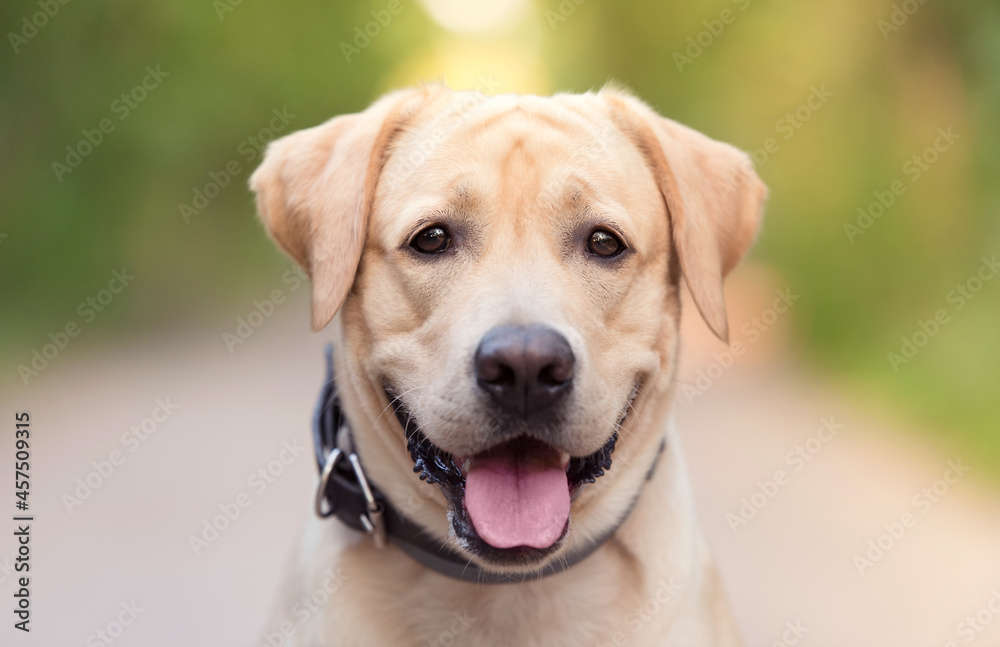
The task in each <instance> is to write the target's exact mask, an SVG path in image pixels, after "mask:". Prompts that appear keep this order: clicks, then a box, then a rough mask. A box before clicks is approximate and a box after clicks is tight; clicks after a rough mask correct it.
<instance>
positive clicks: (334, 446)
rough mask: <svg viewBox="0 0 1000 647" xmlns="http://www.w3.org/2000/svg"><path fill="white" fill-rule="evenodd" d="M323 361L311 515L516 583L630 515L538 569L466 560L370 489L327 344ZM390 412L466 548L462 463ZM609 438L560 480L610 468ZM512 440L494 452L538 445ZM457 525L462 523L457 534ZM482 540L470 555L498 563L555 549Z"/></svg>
mask: <svg viewBox="0 0 1000 647" xmlns="http://www.w3.org/2000/svg"><path fill="white" fill-rule="evenodd" d="M326 364H327V371H326V382H325V384H324V386H323V389H322V391H321V392H320V398H319V403H318V405H317V408H316V413H315V416H314V419H313V443H314V448H315V452H316V462H317V466H318V468H319V471H320V482H319V487H318V489H317V492H316V500H315V508H316V513H317V515H319V516H320V517H324V518H325V517H329V516H336V517H337V518H338V519H340V521H341V522H343V523H344V524H345V525H347V526H349V527H351V528H353V529H355V530H358V531H360V532H364V533H365V534H367V535H368V536H369V537H371V539H372V541H373V543H374V545H375V546H376V547H378V548H383V547H384V546H386V545H387V543H388V542H389V541H391V542H392V543H393V544H394V545H396V546H397V547H398V548H399V549H401V550H402V551H403V552H405V553H406V554H407V555H409V556H410V557H412V558H413V559H415V560H416V561H418V562H420V563H421V564H423V565H424V566H426V567H427V568H430V569H432V570H434V571H437V572H438V573H441V574H443V575H447V576H449V577H452V578H456V579H461V580H466V581H471V582H480V583H508V582H521V581H525V580H532V579H538V578H541V577H546V576H548V575H553V574H555V573H558V572H561V571H564V570H566V569H568V568H570V567H572V566H573V565H575V564H577V563H579V562H580V561H582V560H583V559H585V558H586V557H588V556H589V555H591V554H592V553H593V552H594V551H596V550H597V549H598V548H599V547H600V546H601V545H602V544H603V543H604V542H605V541H607V540H608V539H609V538H610V537H611V536H612V535H614V533H615V532H616V531H617V530H618V527H619V526H620V524H621V523H623V522H624V520H625V519H626V518H627V517H628V514H629V512H631V508H632V506H633V505H634V503H635V500H633V502H632V504H631V505H630V506H629V508H628V510H627V511H626V513H625V514H623V515H622V517H621V520H620V521H619V522H618V524H616V525H614V526H613V527H611V528H609V529H608V530H607V531H606V532H605V533H604V534H603V535H601V536H600V537H597V538H596V539H594V540H593V541H591V542H588V543H587V544H586V545H584V546H581V547H578V548H576V549H575V550H573V551H571V552H570V553H569V554H567V555H565V556H564V557H561V558H560V559H558V560H554V561H552V562H551V563H548V564H546V565H545V566H544V567H542V568H532V569H530V570H527V571H524V572H517V573H498V572H491V571H488V570H485V569H483V568H481V567H479V566H477V565H475V564H473V563H470V561H469V558H468V557H467V556H465V555H463V554H462V553H460V552H458V551H457V550H455V549H453V548H451V547H449V546H447V545H444V544H442V542H441V541H440V540H436V539H434V538H433V537H432V536H431V535H430V533H428V532H427V531H426V529H424V528H423V527H422V526H420V525H418V524H417V523H416V522H414V521H412V520H411V519H408V518H407V517H405V516H404V515H403V514H402V513H401V512H400V511H399V510H397V509H396V508H395V506H393V505H392V504H391V503H390V502H389V500H388V499H387V498H386V497H385V496H384V495H383V494H382V493H381V492H380V491H379V489H378V488H377V486H376V485H375V484H374V483H371V482H370V481H369V479H368V478H367V475H366V474H365V471H364V469H363V467H362V463H361V459H360V457H359V456H358V455H357V454H356V453H355V452H354V449H353V444H354V443H353V439H352V431H351V425H350V423H349V421H348V420H347V418H346V417H345V416H344V413H343V410H342V408H341V405H340V400H339V398H338V397H337V388H336V383H335V382H336V380H335V375H334V369H333V351H332V347H330V346H327V349H326ZM397 416H399V418H400V423H401V424H402V425H403V427H404V430H405V431H406V437H407V442H408V447H409V450H410V455H411V457H412V458H413V461H414V471H415V472H418V473H419V474H420V478H421V479H424V480H427V481H428V482H430V483H437V484H438V485H440V486H441V488H442V491H443V492H444V493H445V496H446V498H448V500H449V503H450V504H451V505H452V507H453V510H454V517H455V518H454V520H453V521H454V523H453V527H454V528H455V529H456V534H457V535H458V538H459V541H460V542H461V543H462V545H463V546H464V547H466V548H467V549H469V548H470V545H469V540H470V538H472V539H478V535H477V534H476V533H475V531H474V529H473V528H472V523H471V522H470V520H469V518H468V511H467V509H466V506H465V505H464V497H465V494H466V492H465V489H466V487H467V483H466V474H463V472H462V469H461V467H460V466H459V465H457V464H456V462H455V460H454V459H453V457H452V456H451V455H450V454H446V453H444V452H441V451H440V450H439V449H438V448H436V447H435V446H434V445H433V444H432V443H430V441H429V440H428V439H427V437H426V436H425V435H424V434H423V433H422V432H420V430H419V427H417V426H416V425H415V423H414V422H413V420H412V417H408V416H406V415H405V412H401V411H400V410H399V409H397ZM616 441H617V432H615V434H613V435H612V437H611V438H610V439H609V441H608V443H607V444H606V445H605V446H604V447H602V448H601V449H600V450H598V451H597V452H595V453H594V454H592V455H590V456H587V457H581V458H576V457H574V458H572V459H570V461H569V463H568V464H567V465H566V466H565V469H566V479H567V481H568V483H569V484H570V487H571V488H572V487H575V488H579V487H580V486H581V485H582V484H584V483H587V482H593V481H594V480H595V479H596V478H598V477H600V476H601V475H602V474H603V473H604V471H605V470H606V469H608V468H610V466H611V453H612V451H613V450H614V445H615V442H616ZM511 442H513V443H515V446H513V447H509V448H507V447H504V448H502V449H498V450H496V452H503V451H509V452H518V451H527V450H536V451H537V447H524V446H517V445H516V443H528V444H530V443H532V442H536V441H531V440H530V439H528V440H524V439H515V440H513V441H511ZM665 443H666V440H665V439H664V440H663V441H662V442H661V443H660V446H659V450H658V453H657V455H656V457H655V458H654V460H653V463H652V466H651V467H650V469H649V472H648V473H647V475H646V478H647V479H649V478H651V477H652V475H653V472H654V470H655V467H656V464H657V462H658V461H659V457H660V455H661V454H662V452H663V449H664V447H665ZM491 451H492V450H491ZM487 458H488V459H492V460H504V458H503V457H502V456H501V457H499V458H498V457H496V456H492V457H490V456H488V457H487ZM637 498H638V494H637V495H636V499H637ZM463 524H464V525H465V526H466V527H464V532H463ZM498 532H499V533H500V535H498V536H503V533H505V532H508V530H506V529H499V530H498ZM562 532H563V533H564V532H565V529H562ZM480 542H481V540H480ZM481 544H482V545H478V546H472V547H471V548H476V549H477V550H476V551H475V552H477V553H479V554H480V555H482V556H483V557H485V558H486V559H488V561H490V562H491V563H497V564H498V565H501V566H502V565H504V564H505V563H506V564H511V563H514V564H517V563H520V565H521V566H527V565H528V562H526V561H524V560H521V561H520V562H517V561H516V560H517V559H518V558H523V557H525V556H527V558H528V559H529V560H530V559H539V558H544V557H546V556H547V555H548V554H550V553H551V552H552V550H554V549H555V548H557V546H556V545H553V546H552V547H551V548H550V549H547V550H537V549H530V548H529V549H528V550H527V551H525V550H522V549H521V548H520V547H518V548H512V549H510V550H507V551H505V550H499V549H493V550H491V548H490V547H489V546H488V545H486V544H485V542H481ZM484 546H485V548H484Z"/></svg>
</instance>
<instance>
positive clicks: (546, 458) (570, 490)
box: [388, 393, 618, 564]
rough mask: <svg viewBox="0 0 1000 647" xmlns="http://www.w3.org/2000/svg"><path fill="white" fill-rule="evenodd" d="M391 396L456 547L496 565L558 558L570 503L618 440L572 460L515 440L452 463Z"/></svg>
mask: <svg viewBox="0 0 1000 647" xmlns="http://www.w3.org/2000/svg"><path fill="white" fill-rule="evenodd" d="M388 395H389V400H390V402H393V406H394V407H395V412H396V416H397V418H398V419H399V422H400V424H401V425H402V426H403V429H404V431H405V434H406V439H407V447H408V449H409V452H410V457H411V458H412V459H413V471H414V472H417V473H419V474H420V478H421V479H423V480H426V481H427V482H428V483H437V484H438V485H439V486H440V487H441V489H442V491H443V493H444V495H445V497H446V498H447V499H448V501H449V502H450V503H451V506H452V512H451V515H452V518H451V521H452V527H453V528H454V530H455V533H456V535H457V537H458V539H459V541H460V542H461V543H462V544H463V545H464V546H465V547H466V548H467V549H469V550H471V551H472V552H475V553H477V554H479V555H480V556H482V557H484V558H486V559H488V560H489V561H491V562H495V563H506V564H514V563H516V564H525V563H530V562H533V561H537V560H540V559H542V558H544V557H545V556H546V555H548V554H550V553H552V552H553V551H554V550H556V549H557V548H558V547H559V545H560V543H561V541H562V539H563V538H564V537H565V535H566V532H567V530H568V528H569V516H570V503H571V500H572V498H573V496H574V495H575V494H576V493H577V491H578V490H579V489H580V488H581V487H582V486H583V485H584V484H586V483H593V482H594V481H595V480H596V479H598V478H600V477H601V476H603V475H604V471H605V470H607V469H609V468H610V467H611V454H612V452H613V451H614V448H615V443H616V442H617V440H618V432H617V431H615V432H614V433H612V434H611V437H610V438H609V439H608V441H607V442H606V443H605V444H604V446H602V447H601V448H600V449H598V450H597V451H596V452H594V453H592V454H589V455H587V456H582V457H576V456H570V455H568V454H566V453H564V452H560V451H559V450H558V449H556V448H555V447H552V446H551V445H548V444H546V443H544V442H542V441H540V440H536V439H534V438H531V437H528V436H518V437H517V438H514V439H513V440H509V441H507V442H504V443H501V444H499V445H496V446H494V447H491V448H490V449H488V450H486V451H484V452H480V453H478V454H476V455H474V456H468V457H462V456H453V455H451V454H450V453H447V452H445V451H443V450H441V449H440V448H438V447H437V446H435V445H434V444H433V443H432V442H431V441H430V439H428V438H427V436H426V435H425V434H424V433H423V431H421V429H420V426H419V424H418V423H417V421H416V420H415V419H414V417H413V416H412V415H411V414H410V412H409V411H408V410H407V409H406V407H405V405H404V404H403V403H402V402H401V401H400V400H399V398H394V397H392V395H391V393H389V394H388Z"/></svg>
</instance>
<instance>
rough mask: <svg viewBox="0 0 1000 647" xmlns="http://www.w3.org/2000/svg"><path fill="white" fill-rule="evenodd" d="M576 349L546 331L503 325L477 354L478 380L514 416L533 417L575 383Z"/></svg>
mask: <svg viewBox="0 0 1000 647" xmlns="http://www.w3.org/2000/svg"><path fill="white" fill-rule="evenodd" d="M575 363H576V358H574V357H573V349H572V348H570V346H569V342H568V341H566V338H565V337H563V336H562V335H561V334H559V333H558V332H557V331H555V330H553V329H551V328H548V327H546V326H539V325H532V326H499V327H497V328H494V329H493V330H491V331H489V332H488V333H486V336H485V337H483V339H482V341H480V342H479V348H477V349H476V358H475V366H476V381H477V382H478V383H479V387H480V388H482V389H484V390H485V391H487V392H488V393H489V394H490V395H491V396H492V397H493V399H494V400H495V401H496V403H497V404H499V405H500V406H501V407H503V408H504V409H506V410H508V411H510V412H511V413H517V414H520V415H522V416H528V415H530V414H532V413H534V412H536V411H540V410H542V409H545V408H546V407H549V406H552V405H553V404H555V403H556V402H558V401H559V400H560V399H561V398H562V397H563V396H564V395H565V394H566V393H567V392H569V390H570V387H571V386H572V383H573V365H574V364H575Z"/></svg>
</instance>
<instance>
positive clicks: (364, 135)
mask: <svg viewBox="0 0 1000 647" xmlns="http://www.w3.org/2000/svg"><path fill="white" fill-rule="evenodd" d="M430 90H431V89H430V88H421V89H414V90H402V91H399V92H394V93H392V94H389V95H387V96H385V97H383V98H382V99H380V100H379V101H377V102H375V103H374V104H372V105H371V107H369V108H368V109H367V110H365V111H364V112H360V113H356V114H350V115H342V116H340V117H334V118H333V119H331V120H330V121H328V122H326V123H324V124H321V125H319V126H315V127H313V128H309V129H306V130H300V131H299V132H296V133H293V134H291V135H288V136H286V137H283V138H281V139H279V140H277V141H275V142H272V143H271V144H270V145H269V146H268V148H267V153H266V155H265V156H264V161H263V162H262V163H261V165H260V166H259V167H258V168H257V170H256V171H254V173H253V175H252V176H251V177H250V188H251V190H253V192H254V193H256V194H257V211H258V212H259V213H260V218H261V220H262V221H263V223H264V226H265V227H266V228H267V231H268V233H269V234H270V235H271V237H272V238H273V239H274V240H275V242H277V243H278V246H279V247H281V249H283V250H284V251H285V252H286V253H287V254H288V255H289V256H291V257H292V259H294V260H295V262H297V263H298V264H299V265H301V266H302V269H304V270H305V271H306V273H307V274H308V275H309V279H310V282H311V283H312V328H313V330H314V331H315V330H320V329H322V328H324V327H325V326H326V325H327V324H328V323H330V320H331V319H333V316H334V315H335V314H336V312H337V310H338V309H339V308H340V306H341V304H342V303H343V302H344V299H345V298H346V297H347V293H348V291H349V290H350V288H351V284H352V283H353V282H354V274H355V271H356V270H357V267H358V262H359V261H360V259H361V250H362V248H363V247H364V243H365V234H366V231H367V229H368V216H369V213H370V211H371V205H372V199H373V197H374V194H375V186H376V184H377V182H378V176H379V173H380V172H381V170H382V166H383V163H384V157H385V151H386V147H387V146H388V145H389V142H390V141H391V140H392V137H393V135H394V134H395V133H396V132H397V131H398V130H399V128H400V127H401V126H402V123H403V121H404V120H405V119H406V117H407V116H408V115H410V114H412V112H413V111H414V110H415V109H416V107H417V106H419V105H421V104H422V103H423V100H424V98H426V95H427V94H428V92H429V91H430Z"/></svg>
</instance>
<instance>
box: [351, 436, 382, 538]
mask: <svg viewBox="0 0 1000 647" xmlns="http://www.w3.org/2000/svg"><path fill="white" fill-rule="evenodd" d="M348 460H349V461H350V462H351V467H352V468H354V476H355V477H357V479H358V485H360V486H361V491H362V492H363V493H364V495H365V512H364V514H361V515H359V516H360V517H361V525H362V526H364V528H365V532H366V533H367V534H368V536H369V537H371V538H372V540H374V542H375V548H379V549H381V548H385V544H386V531H385V507H384V506H383V505H382V503H381V502H379V501H377V500H376V499H375V495H374V494H373V493H372V488H371V486H370V485H368V477H366V476H365V471H364V470H363V469H361V459H360V458H358V455H357V454H354V453H352V454H351V455H350V456H348Z"/></svg>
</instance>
